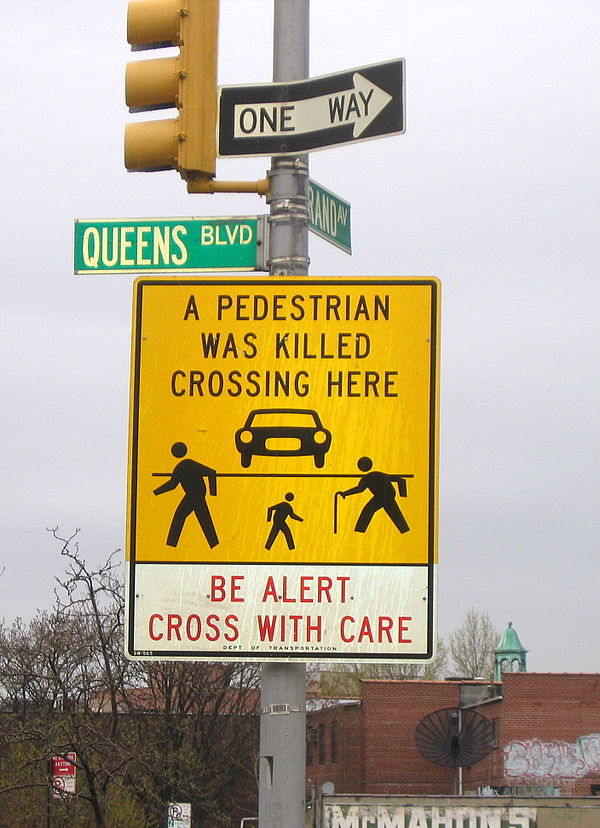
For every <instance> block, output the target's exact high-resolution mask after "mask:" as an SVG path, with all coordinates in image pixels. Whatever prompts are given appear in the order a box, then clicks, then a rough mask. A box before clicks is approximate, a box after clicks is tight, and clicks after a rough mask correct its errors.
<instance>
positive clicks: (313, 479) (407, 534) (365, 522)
mask: <svg viewBox="0 0 600 828" xmlns="http://www.w3.org/2000/svg"><path fill="white" fill-rule="evenodd" d="M134 296H135V308H134V333H133V348H132V360H133V362H132V396H131V441H130V480H129V509H128V514H129V525H128V544H127V579H128V589H127V595H128V597H127V617H128V633H127V642H128V644H127V647H128V653H129V655H130V656H132V657H133V658H161V659H162V658H167V659H168V658H172V659H194V658H195V659H202V658H204V659H210V660H223V659H231V658H234V659H236V658H239V659H243V660H249V659H257V660H263V661H264V660H268V659H273V660H287V659H297V660H302V661H315V660H336V661H343V660H347V661H357V660H362V659H372V660H377V661H395V660H404V661H423V660H427V659H429V658H430V657H431V655H432V646H433V640H434V637H435V636H434V629H433V622H434V605H435V600H434V586H435V577H434V575H435V564H436V533H437V508H436V488H437V487H436V478H437V471H436V470H437V386H438V335H439V285H438V282H437V281H436V280H435V279H433V278H413V279H376V278H370V279H342V278H339V279H337V278H336V279H328V280H324V279H313V278H304V279H302V280H293V279H290V280H285V281H274V280H266V279H265V280H262V281H258V280H250V281H248V280H245V281H243V280H234V281H231V280H229V279H214V280H212V281H208V280H199V279H196V280H192V279H187V280H184V279H181V280H177V281H174V280H162V279H156V278H154V279H147V280H144V279H139V280H137V282H136V284H135V288H134Z"/></svg>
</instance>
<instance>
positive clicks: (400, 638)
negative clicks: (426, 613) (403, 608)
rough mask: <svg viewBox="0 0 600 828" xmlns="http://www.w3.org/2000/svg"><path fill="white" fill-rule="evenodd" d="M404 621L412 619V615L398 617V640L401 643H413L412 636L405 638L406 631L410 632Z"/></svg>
mask: <svg viewBox="0 0 600 828" xmlns="http://www.w3.org/2000/svg"><path fill="white" fill-rule="evenodd" d="M403 621H412V615H402V616H400V618H398V626H399V627H400V630H399V632H400V635H399V636H398V641H399V642H400V644H412V638H404V633H405V632H408V627H405V626H404V624H403V623H402V622H403Z"/></svg>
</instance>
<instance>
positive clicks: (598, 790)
mask: <svg viewBox="0 0 600 828" xmlns="http://www.w3.org/2000/svg"><path fill="white" fill-rule="evenodd" d="M591 787H592V796H600V785H592V786H591Z"/></svg>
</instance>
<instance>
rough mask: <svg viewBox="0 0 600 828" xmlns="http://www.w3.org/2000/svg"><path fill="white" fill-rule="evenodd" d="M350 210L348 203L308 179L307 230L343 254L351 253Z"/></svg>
mask: <svg viewBox="0 0 600 828" xmlns="http://www.w3.org/2000/svg"><path fill="white" fill-rule="evenodd" d="M350 210H351V206H350V204H349V202H347V201H344V199H343V198H340V197H339V196H338V195H336V194H335V193H332V192H331V191H330V190H326V189H325V187H322V186H321V184H317V182H316V181H313V180H312V178H309V179H308V229H309V230H312V232H313V233H316V235H317V236H320V237H321V238H322V239H325V240H326V241H328V242H330V243H331V244H334V245H335V246H336V247H339V248H340V250H343V251H344V252H345V253H352V239H351V224H350Z"/></svg>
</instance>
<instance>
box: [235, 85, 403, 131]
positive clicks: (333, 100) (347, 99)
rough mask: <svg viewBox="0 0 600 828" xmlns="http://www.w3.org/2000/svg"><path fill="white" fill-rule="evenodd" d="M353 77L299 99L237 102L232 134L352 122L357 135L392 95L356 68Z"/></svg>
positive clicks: (324, 126) (298, 129) (330, 125)
mask: <svg viewBox="0 0 600 828" xmlns="http://www.w3.org/2000/svg"><path fill="white" fill-rule="evenodd" d="M352 81H353V84H354V85H353V87H352V88H350V89H344V90H342V91H341V92H333V93H331V94H329V95H319V96H318V97H315V98H307V99H305V100H301V101H284V102H273V103H264V102H263V103H244V104H236V105H235V107H234V133H233V134H234V137H235V138H255V137H256V136H258V135H269V136H283V135H289V134H290V133H294V134H304V133H307V132H317V131H319V130H322V129H331V128H333V127H338V126H345V125H346V124H354V130H353V136H354V137H355V138H356V137H358V136H359V135H361V134H362V133H363V132H364V131H365V129H366V128H367V127H368V126H369V124H370V123H371V122H372V121H373V120H374V119H375V118H376V117H377V116H378V115H379V113H380V112H381V111H382V110H383V109H384V108H385V107H386V106H387V105H388V103H389V102H390V101H391V100H392V95H389V94H388V93H387V92H386V91H385V90H384V89H381V88H380V87H379V86H377V85H376V84H374V83H373V82H372V81H369V80H367V78H365V77H363V75H361V74H360V73H359V72H355V73H354V75H353V76H352Z"/></svg>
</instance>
